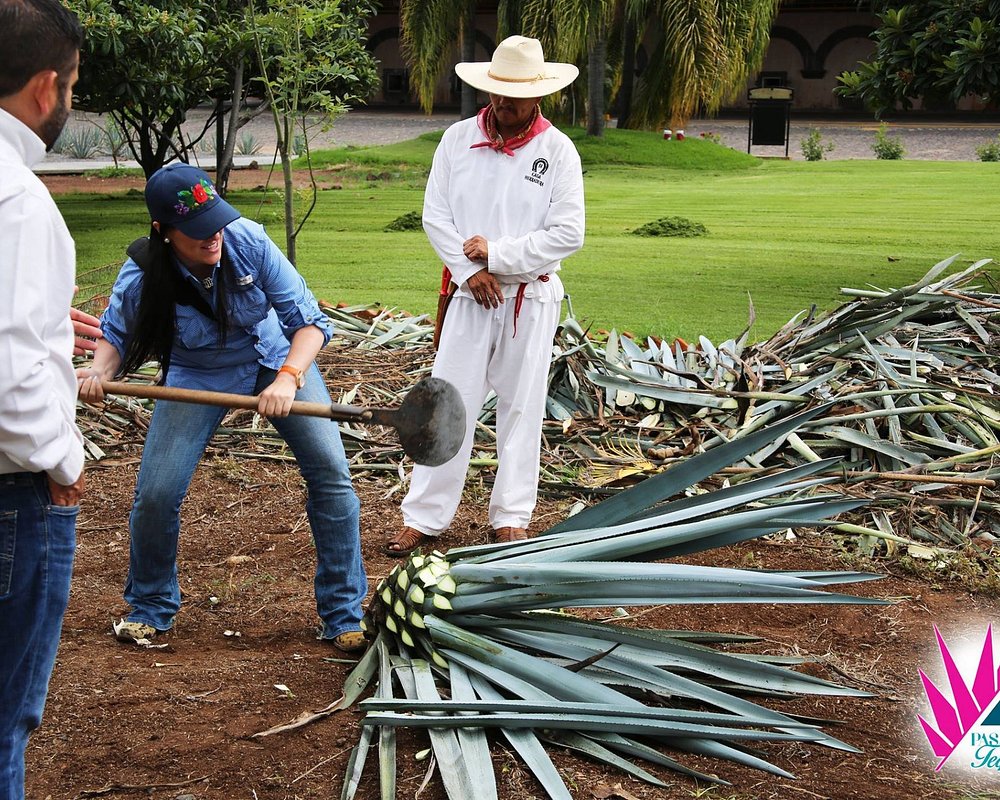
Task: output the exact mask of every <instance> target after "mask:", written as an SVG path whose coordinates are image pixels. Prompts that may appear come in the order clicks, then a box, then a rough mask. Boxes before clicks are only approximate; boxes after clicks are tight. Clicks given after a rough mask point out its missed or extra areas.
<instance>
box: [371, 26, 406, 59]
mask: <svg viewBox="0 0 1000 800" xmlns="http://www.w3.org/2000/svg"><path fill="white" fill-rule="evenodd" d="M401 32H402V31H400V29H399V28H392V27H390V28H382V30H380V31H379V32H378V33H374V34H372V35H371V36H369V37H368V41H367V42H365V50H367V51H368V52H369V53H374V52H375V48H377V47H378V46H379V45H380V44H382V43H383V42H388V41H389V40H390V39H398V38H399V34H400V33H401Z"/></svg>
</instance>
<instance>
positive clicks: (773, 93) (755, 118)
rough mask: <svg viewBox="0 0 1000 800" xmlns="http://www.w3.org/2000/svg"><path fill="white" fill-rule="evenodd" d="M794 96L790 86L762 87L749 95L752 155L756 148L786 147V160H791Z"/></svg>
mask: <svg viewBox="0 0 1000 800" xmlns="http://www.w3.org/2000/svg"><path fill="white" fill-rule="evenodd" d="M793 95H794V93H793V92H792V90H791V89H789V88H788V87H787V86H760V87H757V88H754V89H751V90H750V91H749V92H748V94H747V99H748V100H749V101H750V129H749V130H748V132H747V152H748V153H749V152H750V148H751V146H753V145H767V146H771V147H781V146H782V145H784V147H785V158H788V142H789V134H790V132H791V127H792V97H793Z"/></svg>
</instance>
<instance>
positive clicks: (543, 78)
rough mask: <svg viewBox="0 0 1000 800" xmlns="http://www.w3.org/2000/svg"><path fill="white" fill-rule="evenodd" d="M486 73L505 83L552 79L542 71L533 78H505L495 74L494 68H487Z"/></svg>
mask: <svg viewBox="0 0 1000 800" xmlns="http://www.w3.org/2000/svg"><path fill="white" fill-rule="evenodd" d="M486 74H487V75H488V76H489V77H491V78H493V80H495V81H503V82H504V83H534V82H535V81H547V80H552V79H551V78H548V77H546V76H545V75H542V73H540V72H539V73H538V74H537V75H535V76H533V77H531V78H505V77H503V76H502V75H494V74H493V72H492V70H487V72H486Z"/></svg>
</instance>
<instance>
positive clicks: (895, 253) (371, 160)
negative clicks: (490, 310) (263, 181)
mask: <svg viewBox="0 0 1000 800" xmlns="http://www.w3.org/2000/svg"><path fill="white" fill-rule="evenodd" d="M571 133H572V134H573V136H574V138H576V139H577V145H578V147H579V149H580V151H581V158H582V160H583V163H584V171H585V174H584V185H585V191H586V194H587V240H586V243H585V245H584V248H583V250H582V251H581V252H580V253H578V254H577V255H575V256H573V257H572V258H570V259H568V260H567V261H566V262H565V263H564V268H563V273H562V278H563V282H564V283H565V285H566V290H567V292H568V293H569V295H570V297H571V302H572V305H573V310H574V312H575V314H576V316H577V317H578V318H579V319H580V320H581V322H583V323H584V324H592V325H593V326H594V327H595V328H596V329H611V328H616V329H618V330H625V331H630V332H632V333H634V334H636V335H639V336H644V335H647V334H656V335H660V336H665V337H673V336H681V337H684V338H686V339H690V338H696V337H697V336H698V335H705V336H708V337H709V338H710V339H712V340H715V341H718V340H721V339H724V338H728V337H730V336H733V335H735V334H736V333H738V332H739V331H740V330H741V329H742V328H743V326H744V325H745V324H746V321H747V314H748V305H749V301H750V299H751V298H752V301H753V304H754V307H755V311H756V316H757V322H756V325H755V326H754V328H753V332H752V333H753V338H755V339H760V338H766V337H767V336H769V335H771V334H772V333H773V332H774V331H775V330H777V328H779V327H780V326H781V325H783V324H784V323H785V322H787V321H788V319H789V318H791V317H792V316H793V315H794V314H796V313H798V312H799V311H802V310H805V309H808V308H810V306H812V305H813V304H816V306H817V307H818V308H820V309H830V308H833V307H834V306H836V305H837V304H839V303H840V302H842V300H843V298H842V297H841V296H840V295H839V289H840V287H843V286H852V287H863V286H866V285H873V286H878V287H882V288H885V287H896V286H901V285H905V284H908V283H912V282H913V281H914V280H915V279H917V278H919V276H920V275H922V274H923V273H924V272H925V271H926V270H927V269H928V268H929V266H930V265H932V264H933V263H935V262H937V261H938V260H940V259H942V258H945V257H947V256H950V255H952V254H955V253H962V254H963V255H962V258H961V259H959V262H958V263H957V265H956V266H961V265H964V264H966V263H968V262H971V261H974V260H977V259H980V258H998V259H1000V245H998V243H997V239H996V236H995V233H994V232H995V230H996V229H997V227H998V223H1000V207H998V204H997V203H996V188H995V187H996V186H997V185H1000V164H991V163H982V162H928V161H921V162H916V161H897V162H887V161H874V160H866V161H822V162H790V161H788V162H786V161H761V160H759V159H755V158H751V157H749V156H747V155H746V154H745V153H740V152H737V151H735V150H731V149H729V148H725V147H721V146H718V145H715V144H713V143H711V142H707V141H702V140H692V139H688V140H686V141H684V142H675V141H663V140H662V139H660V138H659V137H657V136H656V135H654V134H651V133H640V132H631V131H608V133H609V134H610V135H609V136H608V138H607V140H606V141H604V142H595V141H590V140H587V139H586V138H585V137H583V136H582V135H581V134H580V133H579V132H577V131H572V132H571ZM439 135H440V134H425V135H423V136H421V137H419V138H417V139H413V140H410V141H408V142H402V143H399V144H396V145H388V146H385V147H373V148H343V149H340V150H334V151H322V152H319V153H315V154H314V163H315V164H316V166H317V174H318V183H319V185H320V187H321V192H320V197H319V201H318V204H317V207H316V210H315V212H314V215H313V217H312V218H311V219H310V221H309V223H308V224H307V226H306V227H305V229H304V230H303V233H302V235H301V236H300V238H299V242H298V249H299V259H298V260H299V269H300V270H301V272H302V273H303V275H305V277H306V279H307V281H308V283H309V285H310V287H311V288H312V289H313V291H314V292H315V293H316V294H317V295H318V296H320V297H321V298H323V299H325V300H328V301H330V302H338V301H342V302H346V303H351V304H360V303H371V302H378V303H381V304H383V305H386V306H389V307H394V308H397V309H404V310H407V311H410V312H412V313H415V314H421V313H424V314H433V313H434V311H435V309H436V305H437V291H438V287H439V285H440V271H441V265H440V261H439V260H438V259H437V257H436V255H435V253H434V251H433V249H432V248H431V247H430V245H429V243H428V242H427V238H426V236H425V235H424V234H423V232H422V231H396V232H385V231H384V230H383V229H384V228H385V227H386V226H387V225H389V224H390V223H392V222H393V220H395V219H397V218H398V217H400V216H402V215H404V214H407V213H410V212H415V211H419V210H420V209H421V207H422V204H423V182H424V180H425V176H426V171H427V169H428V168H429V164H430V159H431V157H432V155H433V151H434V147H435V144H436V141H437V139H438V138H439ZM616 159H617V160H621V159H631V161H632V162H633V163H631V164H629V165H623V164H620V163H613V162H614V161H615V160H616ZM229 199H230V202H232V203H233V204H234V205H235V206H236V207H237V208H239V209H240V210H241V211H242V212H243V213H244V214H245V215H246V216H248V217H251V218H254V219H258V220H260V221H262V222H264V223H265V224H266V225H267V227H268V230H269V231H270V233H271V236H272V237H273V238H274V239H275V241H276V242H277V243H278V244H279V246H280V245H283V241H284V239H283V233H284V231H283V226H282V224H281V218H280V212H281V203H280V195H278V193H277V191H276V190H275V189H274V184H273V183H272V187H271V189H270V190H269V191H267V192H262V191H252V190H242V191H234V192H231V194H230V197H229ZM57 200H58V202H59V204H60V207H61V208H62V210H63V213H64V215H65V216H66V219H67V224H68V225H69V227H70V230H71V232H72V233H73V235H74V237H75V238H76V240H77V250H78V261H79V269H80V271H81V272H84V271H86V270H88V269H92V268H94V267H97V266H100V265H102V264H107V263H113V262H116V261H120V259H121V255H120V254H121V253H123V251H124V248H125V246H126V245H127V244H128V242H130V241H131V240H132V239H133V238H135V237H136V236H139V235H142V234H143V233H145V232H146V230H147V226H148V222H147V219H146V215H145V209H144V206H143V204H142V199H141V197H135V196H133V197H125V196H108V195H100V196H94V195H75V196H74V195H70V196H63V197H59V198H57ZM674 215H679V216H683V217H686V218H687V219H690V220H692V221H693V222H697V223H700V224H703V225H705V226H706V227H707V228H708V229H709V230H710V231H711V235H710V236H706V237H699V238H694V239H682V238H657V237H651V238H645V237H637V236H632V235H631V234H630V231H632V230H634V229H635V228H636V227H638V226H640V225H643V224H645V223H647V222H652V221H654V220H657V219H659V218H661V217H665V216H674ZM992 274H993V275H997V276H1000V270H996V269H994V270H993V272H992ZM81 296H83V290H82V289H81Z"/></svg>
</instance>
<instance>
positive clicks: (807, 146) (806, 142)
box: [802, 128, 833, 161]
mask: <svg viewBox="0 0 1000 800" xmlns="http://www.w3.org/2000/svg"><path fill="white" fill-rule="evenodd" d="M832 150H833V142H824V141H823V136H822V134H821V133H820V132H819V131H818V130H816V129H815V128H813V129H812V130H811V131H809V135H808V136H807V137H806V138H805V139H803V140H802V155H803V156H805V159H806V161H822V160H823V159H824V158H825V157H826V156H825V154H826V153H829V152H831V151H832Z"/></svg>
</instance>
